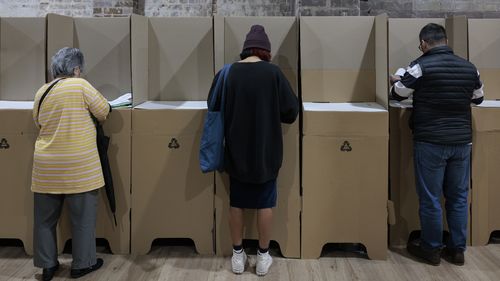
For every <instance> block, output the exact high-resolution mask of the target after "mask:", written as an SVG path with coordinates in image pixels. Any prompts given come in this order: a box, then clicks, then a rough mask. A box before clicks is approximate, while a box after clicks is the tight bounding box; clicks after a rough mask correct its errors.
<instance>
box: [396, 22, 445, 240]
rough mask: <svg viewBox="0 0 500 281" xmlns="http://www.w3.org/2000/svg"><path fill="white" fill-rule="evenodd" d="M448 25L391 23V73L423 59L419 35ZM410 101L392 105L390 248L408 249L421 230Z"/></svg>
mask: <svg viewBox="0 0 500 281" xmlns="http://www.w3.org/2000/svg"><path fill="white" fill-rule="evenodd" d="M431 22H432V23H437V24H440V25H443V26H444V25H445V20H444V19H440V18H429V19H389V41H388V42H389V73H395V72H396V70H397V69H398V68H401V67H402V68H406V67H407V66H408V65H409V64H410V63H411V62H412V61H413V60H415V59H416V58H418V57H419V56H421V55H422V52H421V51H420V50H419V49H418V46H419V43H420V42H419V39H418V34H419V32H420V29H422V27H424V26H425V25H426V24H428V23H431ZM411 110H412V104H411V100H405V101H404V102H395V101H391V103H390V108H389V116H390V132H391V134H390V140H389V143H390V148H389V154H390V161H389V162H390V168H389V171H390V172H389V182H390V198H391V200H392V202H394V210H395V215H396V223H395V224H394V225H392V226H391V227H390V234H389V237H390V245H391V246H403V245H404V246H406V243H407V242H408V239H409V237H410V234H411V233H412V232H414V231H417V230H419V229H420V221H419V217H418V197H417V193H416V189H415V177H414V171H413V137H412V133H411V130H410V127H409V123H408V122H409V118H410V115H411Z"/></svg>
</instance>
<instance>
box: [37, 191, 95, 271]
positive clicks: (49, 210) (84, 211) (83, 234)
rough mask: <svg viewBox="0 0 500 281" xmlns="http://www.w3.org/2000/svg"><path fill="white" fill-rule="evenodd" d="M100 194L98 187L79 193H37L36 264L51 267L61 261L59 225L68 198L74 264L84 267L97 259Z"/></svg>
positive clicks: (72, 266) (77, 266)
mask: <svg viewBox="0 0 500 281" xmlns="http://www.w3.org/2000/svg"><path fill="white" fill-rule="evenodd" d="M97 195H98V190H92V191H89V192H84V193H76V194H45V193H34V197H35V198H34V200H35V202H34V211H35V223H34V224H35V225H34V229H33V247H34V258H33V262H34V265H35V266H36V267H41V268H50V267H53V266H55V265H56V264H57V235H56V226H57V222H58V221H59V217H60V216H61V210H62V208H63V203H64V200H66V201H67V204H68V207H69V212H70V217H71V232H72V249H73V250H72V255H73V263H72V265H71V268H73V269H82V268H87V267H90V266H92V265H94V264H95V263H96V245H95V226H96V216H97Z"/></svg>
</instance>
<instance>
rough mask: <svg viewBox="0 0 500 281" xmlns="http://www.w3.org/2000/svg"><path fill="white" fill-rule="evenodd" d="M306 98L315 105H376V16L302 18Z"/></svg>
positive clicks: (301, 30) (303, 70)
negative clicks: (318, 103)
mask: <svg viewBox="0 0 500 281" xmlns="http://www.w3.org/2000/svg"><path fill="white" fill-rule="evenodd" d="M300 34H301V39H300V44H301V46H300V48H301V69H302V70H301V75H302V93H303V94H302V96H303V100H304V101H308V102H309V101H311V102H374V101H375V100H376V98H375V89H376V84H375V24H374V17H302V18H300Z"/></svg>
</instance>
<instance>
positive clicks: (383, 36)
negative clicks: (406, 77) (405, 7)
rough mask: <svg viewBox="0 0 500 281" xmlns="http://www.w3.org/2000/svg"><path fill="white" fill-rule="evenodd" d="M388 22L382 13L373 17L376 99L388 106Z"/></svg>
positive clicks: (385, 106)
mask: <svg viewBox="0 0 500 281" xmlns="http://www.w3.org/2000/svg"><path fill="white" fill-rule="evenodd" d="M387 33H388V22H387V15H386V14H382V15H378V16H376V17H375V67H376V81H375V84H376V87H377V88H376V93H375V94H376V101H377V103H379V104H381V105H383V106H384V108H386V109H388V108H389V100H388V97H387V93H388V91H389V86H388V81H387V72H388V68H387V62H388V58H387V55H388V47H387V44H388V42H387V40H388V39H387V36H388V34H387Z"/></svg>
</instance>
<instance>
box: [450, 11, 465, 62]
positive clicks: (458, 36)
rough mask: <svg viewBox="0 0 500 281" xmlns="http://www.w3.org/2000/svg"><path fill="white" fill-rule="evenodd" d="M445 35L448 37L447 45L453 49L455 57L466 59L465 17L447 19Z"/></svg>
mask: <svg viewBox="0 0 500 281" xmlns="http://www.w3.org/2000/svg"><path fill="white" fill-rule="evenodd" d="M446 35H447V36H448V45H449V46H450V47H451V48H452V49H453V52H454V53H455V55H457V56H461V57H462V58H464V59H468V58H469V54H468V38H467V37H468V34H467V17H466V16H453V17H450V18H447V19H446Z"/></svg>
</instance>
